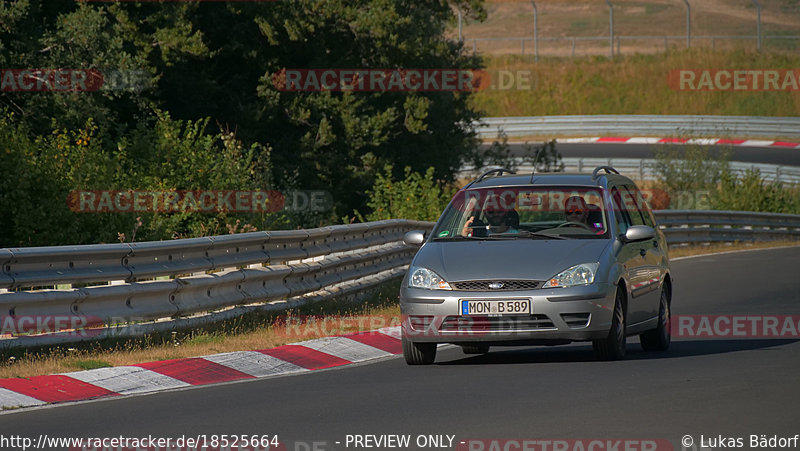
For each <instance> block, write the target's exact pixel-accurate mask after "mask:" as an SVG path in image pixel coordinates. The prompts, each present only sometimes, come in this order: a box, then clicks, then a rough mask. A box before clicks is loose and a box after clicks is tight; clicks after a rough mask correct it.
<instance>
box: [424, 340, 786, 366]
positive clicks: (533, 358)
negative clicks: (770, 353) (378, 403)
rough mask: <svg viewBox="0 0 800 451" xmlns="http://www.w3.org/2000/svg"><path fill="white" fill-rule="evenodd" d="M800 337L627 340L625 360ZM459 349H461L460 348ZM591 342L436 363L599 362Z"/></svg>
mask: <svg viewBox="0 0 800 451" xmlns="http://www.w3.org/2000/svg"><path fill="white" fill-rule="evenodd" d="M797 341H800V340H793V339H782V340H778V339H776V340H746V339H744V340H694V341H683V340H682V341H673V342H672V344H671V345H670V348H669V350H668V351H666V352H645V351H643V350H642V348H641V347H640V346H639V343H638V342H630V341H629V342H628V349H627V357H626V360H629V361H630V360H633V361H635V360H653V359H674V358H681V357H694V356H703V355H713V354H725V353H729V352H738V351H753V350H759V349H768V348H774V347H776V346H783V345H787V344H791V343H795V342H797ZM457 352H458V351H457ZM597 361H598V360H597V359H595V357H594V353H593V352H592V347H591V345H588V344H586V345H577V346H576V345H570V346H562V347H559V346H554V347H525V348H514V347H496V348H492V351H491V352H489V353H488V354H485V355H478V356H469V355H464V356H463V357H462V358H457V359H455V360H449V361H442V362H437V365H485V364H492V363H497V364H509V363H512V364H513V363H568V362H597Z"/></svg>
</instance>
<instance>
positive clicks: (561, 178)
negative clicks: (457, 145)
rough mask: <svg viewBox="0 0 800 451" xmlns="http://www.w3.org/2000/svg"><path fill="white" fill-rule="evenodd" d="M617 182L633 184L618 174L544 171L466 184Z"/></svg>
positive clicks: (605, 184)
mask: <svg viewBox="0 0 800 451" xmlns="http://www.w3.org/2000/svg"><path fill="white" fill-rule="evenodd" d="M615 184H633V181H632V180H631V179H629V178H628V177H625V176H622V175H618V174H603V173H599V174H597V177H596V178H593V177H592V174H587V173H580V172H542V173H536V174H523V175H517V174H514V175H499V176H493V177H485V178H479V179H477V180H475V181H474V182H472V183H470V184H469V185H467V186H466V189H478V188H499V187H505V186H531V185H559V186H587V187H599V188H607V187H608V186H609V185H615Z"/></svg>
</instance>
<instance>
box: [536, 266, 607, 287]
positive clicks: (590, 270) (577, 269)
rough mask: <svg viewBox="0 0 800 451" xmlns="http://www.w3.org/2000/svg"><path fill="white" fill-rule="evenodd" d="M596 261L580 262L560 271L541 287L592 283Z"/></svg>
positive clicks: (595, 270)
mask: <svg viewBox="0 0 800 451" xmlns="http://www.w3.org/2000/svg"><path fill="white" fill-rule="evenodd" d="M597 266H598V263H582V264H580V265H575V266H573V267H571V268H569V269H565V270H564V271H561V272H560V273H559V274H558V275H557V276H555V277H553V278H552V279H550V280H548V281H547V282H545V283H544V287H542V288H558V287H573V286H575V285H589V284H590V283H594V274H595V273H596V272H597Z"/></svg>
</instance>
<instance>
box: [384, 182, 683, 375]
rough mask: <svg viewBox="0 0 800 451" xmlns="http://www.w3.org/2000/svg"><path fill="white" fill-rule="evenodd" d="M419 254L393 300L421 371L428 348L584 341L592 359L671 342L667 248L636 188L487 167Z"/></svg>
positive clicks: (414, 238)
mask: <svg viewBox="0 0 800 451" xmlns="http://www.w3.org/2000/svg"><path fill="white" fill-rule="evenodd" d="M404 241H405V242H406V243H407V244H415V245H420V244H422V247H421V248H420V250H419V252H418V253H417V254H416V256H415V257H414V259H413V261H412V262H411V265H410V267H409V270H408V273H407V274H406V276H405V278H404V279H403V282H402V286H401V290H400V307H401V311H402V314H403V323H402V339H403V355H404V356H405V359H406V362H408V363H409V364H411V365H425V364H431V363H433V362H434V360H435V359H436V348H437V344H438V343H454V344H457V345H460V346H461V347H462V349H463V350H464V352H465V353H467V354H482V353H486V352H488V351H489V347H490V346H509V345H558V344H566V343H570V342H573V341H591V342H592V345H593V349H594V352H595V354H596V356H597V357H598V358H599V359H602V360H616V359H622V358H624V357H625V348H626V337H627V336H629V335H637V334H638V335H639V336H640V342H641V345H642V347H643V348H644V349H645V350H647V351H664V350H666V349H667V348H668V347H669V344H670V330H669V319H670V302H671V294H672V277H671V275H670V267H669V257H668V255H667V243H666V240H665V238H664V234H663V232H661V231H660V230H659V229H658V227H657V225H656V221H655V218H654V216H653V214H652V212H651V211H650V209H649V208H648V206H647V203H646V202H645V201H644V199H643V197H642V193H641V192H640V191H639V189H638V188H637V187H636V184H635V183H634V182H633V181H631V180H630V179H629V178H627V177H624V176H621V175H619V173H618V172H617V171H616V170H614V169H613V168H611V167H608V166H601V167H598V168H596V169H595V170H594V172H593V173H592V174H568V173H546V174H527V175H516V174H515V173H514V172H513V171H509V170H507V169H495V170H492V171H489V172H487V173H485V174H483V175H481V176H480V177H479V178H478V179H476V180H475V181H473V182H472V183H470V184H469V185H467V186H466V187H464V188H463V189H461V190H460V191H459V192H458V193H457V194H456V195H455V196H454V197H453V200H452V201H451V202H450V204H449V205H448V206H447V208H446V209H445V211H444V213H443V214H442V216H441V217H440V218H439V220H438V222H437V223H436V225H435V226H434V228H433V231H432V232H431V234H430V236H425V233H424V232H421V231H413V232H408V233H407V234H406V235H405V237H404Z"/></svg>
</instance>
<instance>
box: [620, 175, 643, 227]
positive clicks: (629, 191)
mask: <svg viewBox="0 0 800 451" xmlns="http://www.w3.org/2000/svg"><path fill="white" fill-rule="evenodd" d="M620 193H621V194H622V206H623V208H624V209H625V211H627V212H628V215H629V217H630V218H631V224H632V225H649V224H646V222H645V219H644V216H645V215H644V214H643V213H642V207H643V205H644V204H643V202H644V201H643V200H641V199H642V197H641V195H639V196H638V197H637V194H638V193H637V191H636V188H635V187H633V186H630V185H624V186H623V187H622V191H620Z"/></svg>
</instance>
